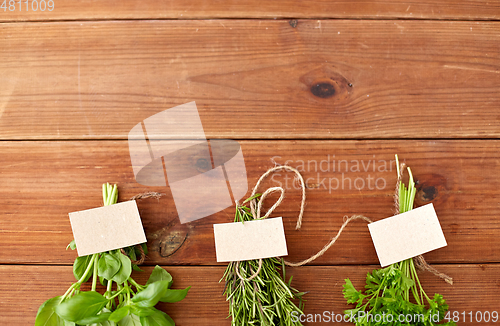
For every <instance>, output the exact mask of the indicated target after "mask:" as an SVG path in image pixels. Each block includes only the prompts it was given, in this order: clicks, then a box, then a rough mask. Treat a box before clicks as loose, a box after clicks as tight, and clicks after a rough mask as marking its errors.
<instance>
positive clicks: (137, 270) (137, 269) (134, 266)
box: [132, 264, 144, 272]
mask: <svg viewBox="0 0 500 326" xmlns="http://www.w3.org/2000/svg"><path fill="white" fill-rule="evenodd" d="M132 269H133V270H134V271H136V272H144V271H143V270H142V269H140V268H139V266H137V265H136V264H132Z"/></svg>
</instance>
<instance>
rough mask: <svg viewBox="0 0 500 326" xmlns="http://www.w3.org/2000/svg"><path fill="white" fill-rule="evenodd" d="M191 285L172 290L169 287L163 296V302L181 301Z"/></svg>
mask: <svg viewBox="0 0 500 326" xmlns="http://www.w3.org/2000/svg"><path fill="white" fill-rule="evenodd" d="M190 288H191V287H190V286H188V287H187V288H185V289H184V290H172V289H168V290H167V292H166V293H165V295H164V296H163V297H161V299H160V301H161V302H170V303H172V302H179V301H181V300H182V299H184V298H185V297H186V295H187V293H188V291H189V289H190Z"/></svg>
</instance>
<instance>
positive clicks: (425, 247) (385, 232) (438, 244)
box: [368, 204, 446, 267]
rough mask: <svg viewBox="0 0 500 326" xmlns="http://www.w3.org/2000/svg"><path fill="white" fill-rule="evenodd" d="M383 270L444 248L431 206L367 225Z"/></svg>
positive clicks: (440, 230)
mask: <svg viewBox="0 0 500 326" xmlns="http://www.w3.org/2000/svg"><path fill="white" fill-rule="evenodd" d="M368 228H369V229H370V234H371V236H372V239H373V244H374V245H375V250H376V251H377V255H378V259H379V261H380V265H382V267H385V266H388V265H391V264H394V263H397V262H400V261H403V260H405V259H408V258H412V257H415V256H418V255H421V254H423V253H426V252H429V251H432V250H434V249H438V248H442V247H446V239H445V238H444V234H443V230H442V229H441V225H440V224H439V220H438V218H437V215H436V211H435V210H434V206H433V205H432V204H428V205H425V206H422V207H419V208H415V209H412V210H411V211H409V212H406V213H402V214H398V215H395V216H392V217H389V218H386V219H383V220H380V221H377V222H374V223H370V224H368Z"/></svg>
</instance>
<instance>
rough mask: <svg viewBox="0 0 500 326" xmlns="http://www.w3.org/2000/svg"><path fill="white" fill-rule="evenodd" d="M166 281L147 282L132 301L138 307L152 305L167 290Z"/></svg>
mask: <svg viewBox="0 0 500 326" xmlns="http://www.w3.org/2000/svg"><path fill="white" fill-rule="evenodd" d="M168 285H169V282H168V281H157V282H154V283H151V284H149V285H148V286H147V287H146V288H145V289H144V290H142V291H141V292H139V293H137V294H136V295H135V296H134V297H133V298H132V302H133V303H134V304H135V305H136V306H138V307H154V306H155V305H156V304H157V303H158V301H160V299H161V298H163V296H164V295H165V293H167V291H168Z"/></svg>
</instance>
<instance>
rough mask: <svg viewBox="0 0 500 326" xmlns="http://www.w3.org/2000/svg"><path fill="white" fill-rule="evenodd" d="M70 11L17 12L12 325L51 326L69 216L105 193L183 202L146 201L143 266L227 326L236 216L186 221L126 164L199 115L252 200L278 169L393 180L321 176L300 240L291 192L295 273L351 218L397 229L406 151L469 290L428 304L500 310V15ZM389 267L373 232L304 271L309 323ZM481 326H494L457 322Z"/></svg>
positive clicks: (177, 7) (325, 8) (2, 47)
mask: <svg viewBox="0 0 500 326" xmlns="http://www.w3.org/2000/svg"><path fill="white" fill-rule="evenodd" d="M0 2H1V1H0ZM54 4H55V8H54V10H53V11H52V12H48V11H45V12H41V11H37V12H33V11H29V12H26V11H18V10H16V11H15V12H10V11H8V10H7V11H6V12H4V11H3V9H1V10H0V139H1V142H0V214H1V215H0V216H1V219H0V222H1V223H0V311H1V312H2V320H4V321H3V324H4V325H33V323H34V319H35V315H36V311H37V309H38V307H39V305H40V304H41V303H42V302H44V301H45V300H47V299H48V298H50V297H53V296H56V295H60V294H62V293H64V291H65V290H66V289H67V287H69V285H70V283H71V282H72V278H73V276H72V272H71V265H72V262H73V260H74V258H75V255H76V253H75V252H72V251H66V250H65V247H66V245H67V244H68V243H69V242H70V241H71V239H72V233H71V228H70V224H69V219H68V215H67V213H68V212H72V211H76V210H83V209H88V208H92V207H96V206H100V205H101V204H102V203H101V194H100V186H101V184H102V183H103V182H110V183H117V184H118V186H119V190H120V200H126V199H128V198H130V197H131V196H132V195H135V194H137V193H140V192H144V191H154V190H156V191H160V192H163V193H165V194H166V196H164V197H163V198H162V199H160V200H159V201H157V200H155V199H147V200H143V201H141V202H139V209H140V212H141V215H142V219H143V223H144V226H145V229H146V235H147V238H148V240H149V242H148V246H149V248H150V255H149V256H148V258H147V260H146V263H145V264H146V265H148V266H154V265H155V264H160V265H162V266H164V267H166V268H167V270H169V271H170V272H171V273H172V274H173V276H174V280H175V287H177V288H181V287H185V286H188V285H191V286H192V289H191V290H190V292H189V295H188V297H187V298H186V299H185V300H184V301H182V302H180V303H175V304H169V305H164V306H162V308H164V310H165V311H166V312H168V313H169V314H170V315H171V316H172V317H173V318H174V319H175V321H176V323H177V325H180V326H186V325H187V326H191V325H229V321H228V320H226V319H225V318H226V316H227V310H228V305H227V303H226V302H225V300H224V297H223V296H222V290H223V285H222V284H219V283H218V281H219V279H220V278H221V277H222V273H223V270H224V264H217V263H216V262H215V250H214V239H213V231H212V224H213V223H220V222H229V221H231V220H232V218H233V217H232V216H233V213H234V208H233V207H231V208H228V209H226V210H224V211H222V212H219V213H217V214H214V215H212V216H209V217H207V218H204V219H202V220H199V221H196V222H192V223H189V224H184V225H181V224H179V220H178V217H177V212H176V209H175V206H174V202H173V200H172V195H171V192H170V189H169V188H168V187H167V188H165V187H156V188H155V187H145V186H141V185H139V184H137V183H136V181H135V179H134V175H133V172H132V168H131V162H130V157H129V152H128V145H127V134H128V132H129V131H130V129H131V128H132V127H133V126H134V125H135V124H137V123H138V122H140V121H142V120H144V119H145V118H147V117H149V116H151V115H153V114H155V113H157V112H160V111H163V110H166V109H168V108H171V107H173V106H176V105H180V104H183V103H187V102H191V101H196V103H197V105H198V110H199V113H200V116H201V120H202V123H203V127H204V130H205V133H206V135H207V137H208V138H211V139H216V138H230V139H237V140H238V141H240V143H241V146H242V148H243V154H244V156H245V161H246V167H247V171H248V182H249V187H253V185H254V184H255V182H256V180H257V178H258V177H259V176H260V175H261V174H262V173H263V172H265V171H266V170H267V169H268V168H270V167H272V166H273V164H274V163H273V161H275V162H277V163H280V164H284V163H285V162H286V161H288V160H289V162H288V163H289V164H290V165H291V166H295V167H300V164H301V163H300V160H303V161H306V162H307V161H308V160H315V161H317V162H318V163H319V162H321V161H322V160H330V161H333V160H336V161H337V162H338V161H339V160H347V161H348V162H356V161H357V162H360V163H362V164H370V162H373V161H375V162H376V163H377V164H379V165H377V168H376V169H375V171H374V170H372V169H370V168H369V169H367V170H364V169H363V168H362V166H360V170H359V171H358V170H357V169H355V168H352V166H353V165H352V164H353V163H349V164H351V165H350V168H349V169H348V170H347V171H344V170H341V171H338V169H337V170H335V171H333V169H332V168H331V167H330V168H329V169H327V170H320V169H319V168H314V166H307V165H306V166H305V167H304V171H303V175H304V177H305V178H306V179H307V180H308V181H307V187H308V190H307V193H308V200H307V206H306V210H305V216H304V224H303V228H302V230H300V231H296V230H294V225H295V219H296V216H297V212H298V208H299V200H300V194H299V191H298V190H296V189H294V188H293V185H292V184H291V183H290V184H289V185H288V188H287V192H286V196H287V197H286V199H285V201H284V202H283V204H282V205H281V206H280V208H279V209H278V210H277V215H278V216H279V215H282V216H284V220H285V229H286V235H287V240H288V247H289V252H290V256H289V259H290V260H292V261H297V260H301V259H304V258H307V257H309V256H310V255H311V254H313V253H315V252H316V251H317V250H319V249H320V248H321V247H322V246H323V245H324V244H325V243H326V242H327V241H328V240H329V239H330V238H331V237H332V235H334V234H335V233H336V232H337V230H338V228H339V226H340V225H341V223H342V217H343V216H344V215H349V214H355V213H359V214H365V215H367V216H370V217H372V218H373V219H375V220H377V219H380V218H383V217H387V216H389V215H391V213H392V209H393V206H392V194H393V188H394V183H395V180H396V173H395V171H394V170H393V171H390V170H389V171H386V170H384V169H383V168H381V169H379V167H380V164H382V163H379V162H389V161H390V160H392V159H393V157H394V154H396V153H397V154H399V155H400V157H401V158H402V159H404V160H405V161H406V162H407V163H408V164H409V165H410V166H411V167H412V169H413V172H414V175H415V177H416V179H417V180H418V185H417V186H418V193H417V204H418V205H422V204H426V203H429V202H433V203H434V205H435V207H436V210H437V212H438V215H439V218H440V221H441V224H442V227H443V230H444V233H445V236H446V238H447V241H448V247H446V248H443V249H440V250H437V251H434V252H431V253H429V254H426V255H425V257H426V259H427V260H428V261H429V262H430V263H432V264H433V265H434V266H435V267H436V268H438V269H439V270H442V271H443V272H446V273H448V274H449V275H451V276H452V277H453V278H454V280H455V285H453V286H450V285H448V284H446V283H444V282H443V281H441V280H439V279H437V278H436V277H434V276H432V275H429V274H428V273H423V274H422V276H421V277H422V279H423V282H424V286H425V288H426V290H427V292H428V293H429V294H433V293H435V292H439V293H441V294H443V295H444V296H445V298H447V299H448V303H449V305H450V309H451V310H452V311H458V312H460V313H461V312H462V311H465V312H466V313H468V312H469V311H472V312H473V314H475V313H476V312H477V311H482V312H484V311H490V312H491V311H500V306H499V302H500V294H499V293H500V292H499V291H500V279H499V276H498V275H499V273H500V265H499V262H500V259H499V255H498V252H500V237H499V234H500V222H499V216H500V191H499V187H498V184H499V183H500V175H499V173H498V171H499V168H500V153H499V150H498V149H499V147H500V146H499V145H500V142H499V137H500V106H499V101H500V92H499V87H500V22H499V21H498V19H499V18H500V1H499V0H490V1H481V0H435V1H418V2H414V1H405V0H390V1H366V0H353V1H338V0H314V1H300V0H281V1H250V0H244V1H230V0H222V1H207V0H204V1H202V0H188V1H186V0H173V1H168V2H161V3H160V2H159V1H154V0H146V1H132V0H125V1H91V0H86V1H78V2H76V1H71V0H54ZM17 6H18V5H17ZM18 8H19V7H17V9H18ZM371 164H373V163H371ZM342 173H344V177H346V178H350V179H351V180H352V181H354V180H355V179H356V178H361V179H363V180H365V182H366V181H367V180H368V179H369V178H372V180H378V184H377V185H378V189H377V188H374V187H373V185H372V187H369V186H368V185H366V186H365V187H362V188H361V189H356V187H355V186H354V185H352V186H347V184H346V185H345V187H339V188H337V189H329V187H328V180H329V179H330V178H337V179H341V178H342V177H343V176H342ZM285 177H286V176H285V175H284V174H281V176H276V177H275V180H278V181H279V180H281V181H280V182H285ZM324 178H326V180H327V181H326V185H325V184H324V183H322V180H323V179H324ZM271 184H273V183H272V182H268V183H267V185H268V186H269V185H271ZM274 185H276V184H274ZM358 185H359V183H358ZM373 268H377V257H376V254H375V250H374V248H373V245H372V243H371V239H370V237H369V233H368V229H367V227H366V224H364V223H363V222H355V223H353V224H351V225H349V227H348V228H347V229H346V231H345V233H344V234H343V235H342V237H341V238H340V240H339V241H338V243H337V244H336V245H335V246H334V247H333V248H332V249H331V250H330V251H329V252H327V253H326V254H325V255H324V256H323V257H321V258H320V259H318V260H316V261H315V262H314V263H312V264H310V265H309V266H305V267H300V268H290V269H289V270H288V273H289V274H290V275H294V281H293V284H294V285H295V287H297V288H298V289H300V290H301V291H310V292H309V294H308V295H307V299H308V301H307V303H306V310H305V312H306V313H322V312H323V311H334V312H335V313H341V312H342V311H343V310H344V309H346V308H348V307H349V306H348V305H346V304H345V301H344V299H343V297H342V293H341V291H342V284H343V279H345V278H347V277H349V278H351V279H352V280H353V283H354V284H355V285H356V286H358V287H361V286H362V284H363V282H364V277H365V274H366V273H367V272H368V271H371V270H372V269H373ZM150 269H151V268H150V267H146V270H150ZM141 277H142V278H144V277H145V276H138V279H140V280H141ZM314 324H315V323H309V325H314ZM477 324H487V323H476V322H470V321H466V322H459V325H477Z"/></svg>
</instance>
